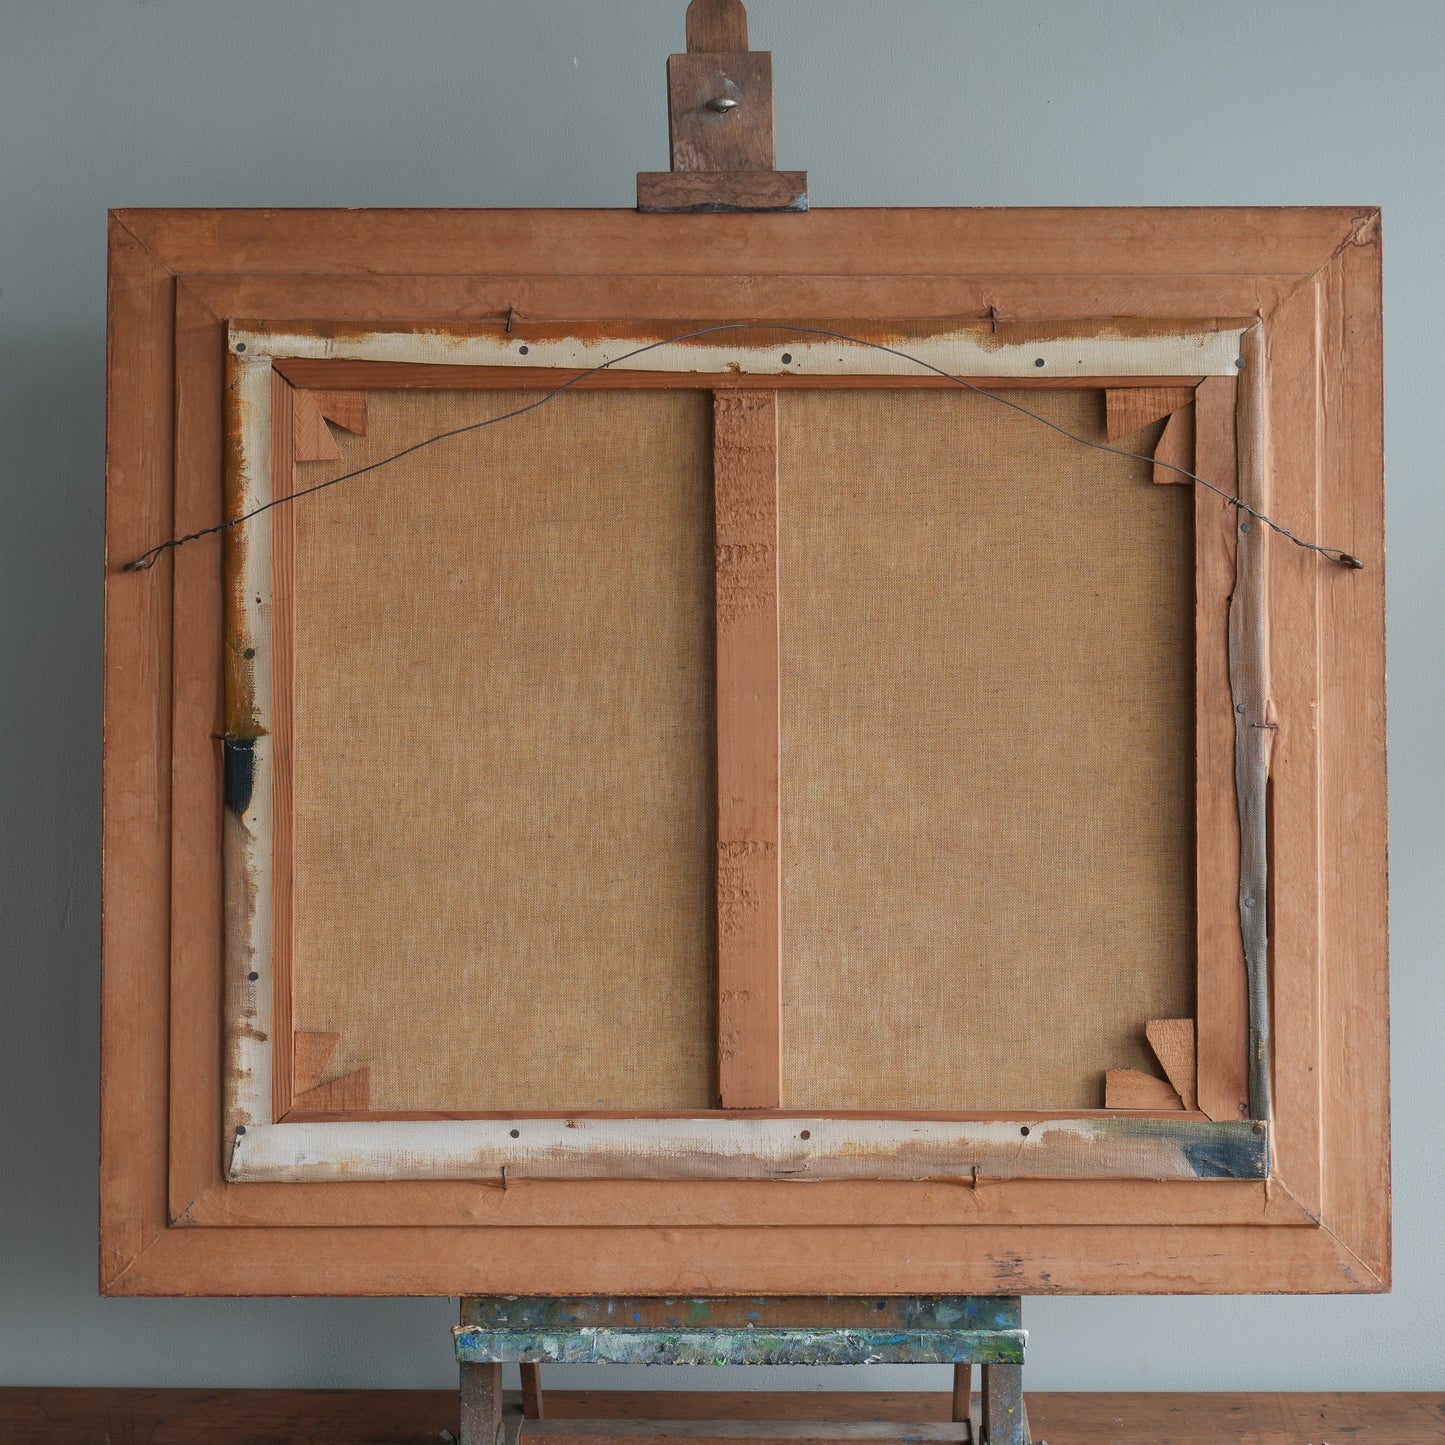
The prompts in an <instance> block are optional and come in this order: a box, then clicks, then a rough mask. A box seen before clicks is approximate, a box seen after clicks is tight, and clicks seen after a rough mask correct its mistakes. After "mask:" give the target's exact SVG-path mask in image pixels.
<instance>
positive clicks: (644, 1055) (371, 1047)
mask: <svg viewBox="0 0 1445 1445" xmlns="http://www.w3.org/2000/svg"><path fill="white" fill-rule="evenodd" d="M535 396H536V393H535V392H533V393H498V392H490V393H489V392H427V391H417V392H397V391H382V392H373V393H372V394H371V397H370V416H369V423H368V429H367V434H366V436H364V437H358V438H348V437H344V436H342V437H341V438H340V439H341V441H342V445H343V451H344V453H345V455H344V458H343V460H342V461H341V462H340V463H312V464H307V465H305V466H303V467H302V468H301V469H300V470H301V475H300V478H299V480H300V483H301V485H303V486H305V485H310V484H312V483H314V482H315V481H317V480H321V479H323V478H324V477H326V476H330V475H337V474H339V473H340V472H342V471H350V470H352V469H353V468H355V467H358V466H362V465H365V464H366V463H367V462H370V461H374V460H376V459H378V458H380V457H382V456H385V455H387V454H389V453H390V452H393V451H395V450H398V449H399V448H400V447H402V446H405V445H408V444H409V443H411V442H413V441H416V440H418V439H419V438H422V437H425V436H428V435H431V434H433V433H435V432H439V431H443V430H447V429H449V428H452V427H456V426H460V425H463V424H464V423H466V422H468V421H473V420H477V419H480V418H483V417H488V416H493V415H496V414H498V413H501V412H504V411H507V410H509V409H511V408H512V407H514V406H517V405H520V404H522V403H524V402H525V401H528V400H532V399H534V398H535ZM710 446H711V427H710V402H709V398H708V397H707V396H706V395H704V394H700V393H696V392H636V393H626V394H617V393H600V392H574V393H569V394H567V395H564V396H561V397H558V398H557V399H556V400H555V401H553V402H551V403H549V404H548V405H547V406H545V407H543V408H541V409H540V410H538V411H536V412H534V413H532V414H530V415H528V416H525V417H521V418H518V419H516V420H513V421H508V422H505V423H503V424H502V425H500V426H497V427H495V428H491V429H488V430H484V431H480V432H473V433H470V434H468V435H465V436H459V437H453V438H450V439H448V440H446V441H443V442H440V443H438V444H437V445H435V446H432V447H429V448H427V449H425V450H423V451H420V452H417V453H415V454H414V455H412V456H409V457H407V458H405V459H404V460H402V461H399V462H396V463H393V464H391V465H389V466H387V467H385V468H382V469H381V470H379V471H376V472H374V473H371V474H370V475H368V476H364V477H358V478H356V479H354V480H352V481H349V482H346V483H344V484H342V485H339V486H337V487H334V488H331V489H329V490H327V491H324V492H321V493H319V494H317V495H316V496H314V497H310V498H307V499H306V500H305V501H303V502H300V503H297V504H296V507H295V527H296V683H295V697H296V712H295V729H296V745H295V755H296V768H295V818H296V843H295V849H296V866H295V911H296V930H295V998H296V1024H297V1027H298V1028H299V1029H315V1030H327V1031H336V1032H339V1033H340V1035H341V1043H340V1047H339V1050H338V1053H337V1055H336V1057H335V1059H334V1061H333V1070H334V1071H337V1072H339V1071H344V1070H346V1069H349V1068H353V1067H358V1066H360V1065H363V1064H366V1065H370V1067H371V1071H372V1072H371V1104H372V1107H373V1108H375V1109H441V1110H453V1109H455V1110H466V1109H472V1110H492V1109H502V1110H510V1109H545V1108H579V1109H580V1108H584V1107H597V1108H601V1107H606V1108H694V1107H707V1106H708V1105H709V1104H710V1103H711V1102H712V1098H713V1094H714V1089H715V1085H714V1082H713V1080H714V1074H715V1068H714V1063H713V1047H714V1045H713V1035H714V1002H713V957H714V952H715V945H714V942H713V938H714V923H713V907H714V904H713V874H714V864H713V837H714V822H713V818H714V811H715V801H714V787H715V784H714V767H713V761H712V760H713V755H714V750H713V661H712V620H711V618H712V536H711V527H712V490H711V488H712V483H711V464H710Z"/></svg>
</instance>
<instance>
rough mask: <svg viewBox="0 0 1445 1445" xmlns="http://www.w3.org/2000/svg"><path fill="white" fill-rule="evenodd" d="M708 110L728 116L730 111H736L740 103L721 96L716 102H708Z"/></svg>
mask: <svg viewBox="0 0 1445 1445" xmlns="http://www.w3.org/2000/svg"><path fill="white" fill-rule="evenodd" d="M707 108H708V109H709V110H711V111H716V112H717V114H718V115H726V114H727V113H728V112H729V111H730V110H736V109H737V108H738V103H737V101H735V100H729V99H728V97H727V96H725V95H720V96H718V98H717V99H716V100H710V101H708V103H707Z"/></svg>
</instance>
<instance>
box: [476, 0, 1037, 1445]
mask: <svg viewBox="0 0 1445 1445" xmlns="http://www.w3.org/2000/svg"><path fill="white" fill-rule="evenodd" d="M667 88H668V113H669V122H670V125H669V134H670V140H671V148H672V169H671V170H670V171H653V172H648V171H644V172H639V174H638V177H637V208H638V210H639V211H691V212H709V211H806V210H807V208H808V176H807V172H806V171H780V170H778V169H776V155H775V147H774V138H773V66H772V55H771V54H770V53H769V52H767V51H755V50H749V49H748V19H747V12H746V10H745V9H744V7H743V4H742V0H692V3H691V4H690V5H689V6H688V9H687V52H686V53H685V54H682V55H673V56H670V57H669V58H668V64H667ZM454 1334H455V1337H456V1353H457V1361H458V1365H459V1367H460V1371H461V1431H462V1433H461V1445H518V1441H519V1440H520V1439H521V1437H522V1436H524V1435H527V1434H529V1433H530V1434H531V1436H532V1437H533V1439H535V1438H536V1437H537V1436H538V1435H541V1434H543V1433H545V1434H546V1435H547V1436H548V1437H549V1439H550V1438H552V1437H556V1438H558V1439H559V1440H573V1441H583V1440H586V1441H589V1442H590V1441H592V1440H595V1439H596V1438H597V1437H598V1436H599V1435H606V1436H608V1437H609V1439H610V1440H611V1441H612V1442H614V1445H631V1439H632V1437H631V1436H629V1433H628V1431H627V1429H626V1427H625V1425H624V1426H622V1428H621V1429H619V1422H618V1421H616V1420H608V1421H598V1420H566V1421H548V1422H547V1423H546V1425H545V1426H540V1425H539V1423H537V1422H541V1421H542V1420H543V1418H544V1415H545V1408H544V1403H543V1395H542V1382H541V1368H542V1365H543V1364H544V1363H557V1364H564V1363H565V1364H584V1363H586V1364H649V1365H664V1364H666V1365H712V1366H717V1365H759V1364H794V1365H864V1364H951V1365H952V1366H953V1370H954V1384H953V1411H952V1414H953V1423H952V1424H951V1425H939V1424H921V1423H906V1424H905V1423H900V1422H896V1421H891V1422H877V1423H876V1424H873V1425H869V1424H862V1425H860V1424H859V1423H858V1422H856V1421H855V1422H851V1423H850V1424H849V1425H848V1426H846V1427H845V1426H842V1425H838V1426H836V1427H835V1438H838V1439H839V1440H842V1439H845V1438H846V1439H847V1440H849V1441H850V1442H856V1441H859V1440H861V1439H868V1440H878V1441H888V1440H902V1439H907V1440H910V1441H918V1440H926V1441H930V1442H939V1445H1028V1441H1029V1429H1028V1417H1027V1415H1026V1413H1025V1410H1024V1402H1023V1353H1024V1343H1025V1332H1024V1330H1023V1329H1022V1326H1021V1305H1020V1301H1019V1299H1018V1298H1017V1297H1003V1298H992V1297H978V1296H952V1297H919V1296H906V1297H897V1296H894V1297H888V1298H884V1299H875V1298H871V1297H870V1298H867V1299H847V1298H833V1297H818V1298H779V1297H771V1298H763V1299H745V1298H734V1297H727V1298H716V1299H714V1298H706V1299H697V1298H694V1299H651V1298H648V1299H641V1298H639V1299H616V1298H586V1299H556V1298H539V1297H529V1298H515V1299H513V1298H506V1297H500V1296H475V1297H471V1298H464V1299H463V1300H462V1322H461V1324H460V1325H458V1326H457V1328H456V1330H455V1331H454ZM509 1363H511V1364H516V1365H518V1366H519V1367H520V1369H521V1374H522V1391H521V1397H520V1400H518V1399H511V1400H508V1399H506V1398H504V1396H503V1393H502V1366H503V1364H509ZM974 1365H979V1366H980V1367H981V1374H982V1382H981V1383H982V1390H981V1393H980V1394H979V1395H978V1396H977V1397H975V1396H974V1394H973V1367H974ZM529 1422H531V1423H530V1428H529ZM644 1434H645V1435H646V1436H647V1438H648V1439H649V1440H657V1439H677V1440H686V1441H688V1442H691V1445H712V1442H719V1441H722V1440H726V1441H728V1442H729V1445H731V1442H745V1441H752V1442H759V1445H761V1442H764V1441H766V1442H769V1445H773V1442H782V1441H786V1440H789V1439H801V1438H804V1437H806V1438H807V1439H809V1440H810V1441H814V1442H816V1441H818V1440H822V1439H827V1438H829V1434H830V1432H829V1428H828V1426H827V1425H823V1426H822V1427H818V1426H815V1425H813V1424H812V1423H810V1422H803V1421H798V1420H791V1421H789V1420H784V1421H757V1420H754V1421H738V1420H711V1421H698V1420H676V1421H656V1420H649V1421H648V1422H646V1427H645V1429H644V1428H643V1427H642V1426H641V1425H639V1427H638V1430H637V1435H638V1436H642V1435H644Z"/></svg>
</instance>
